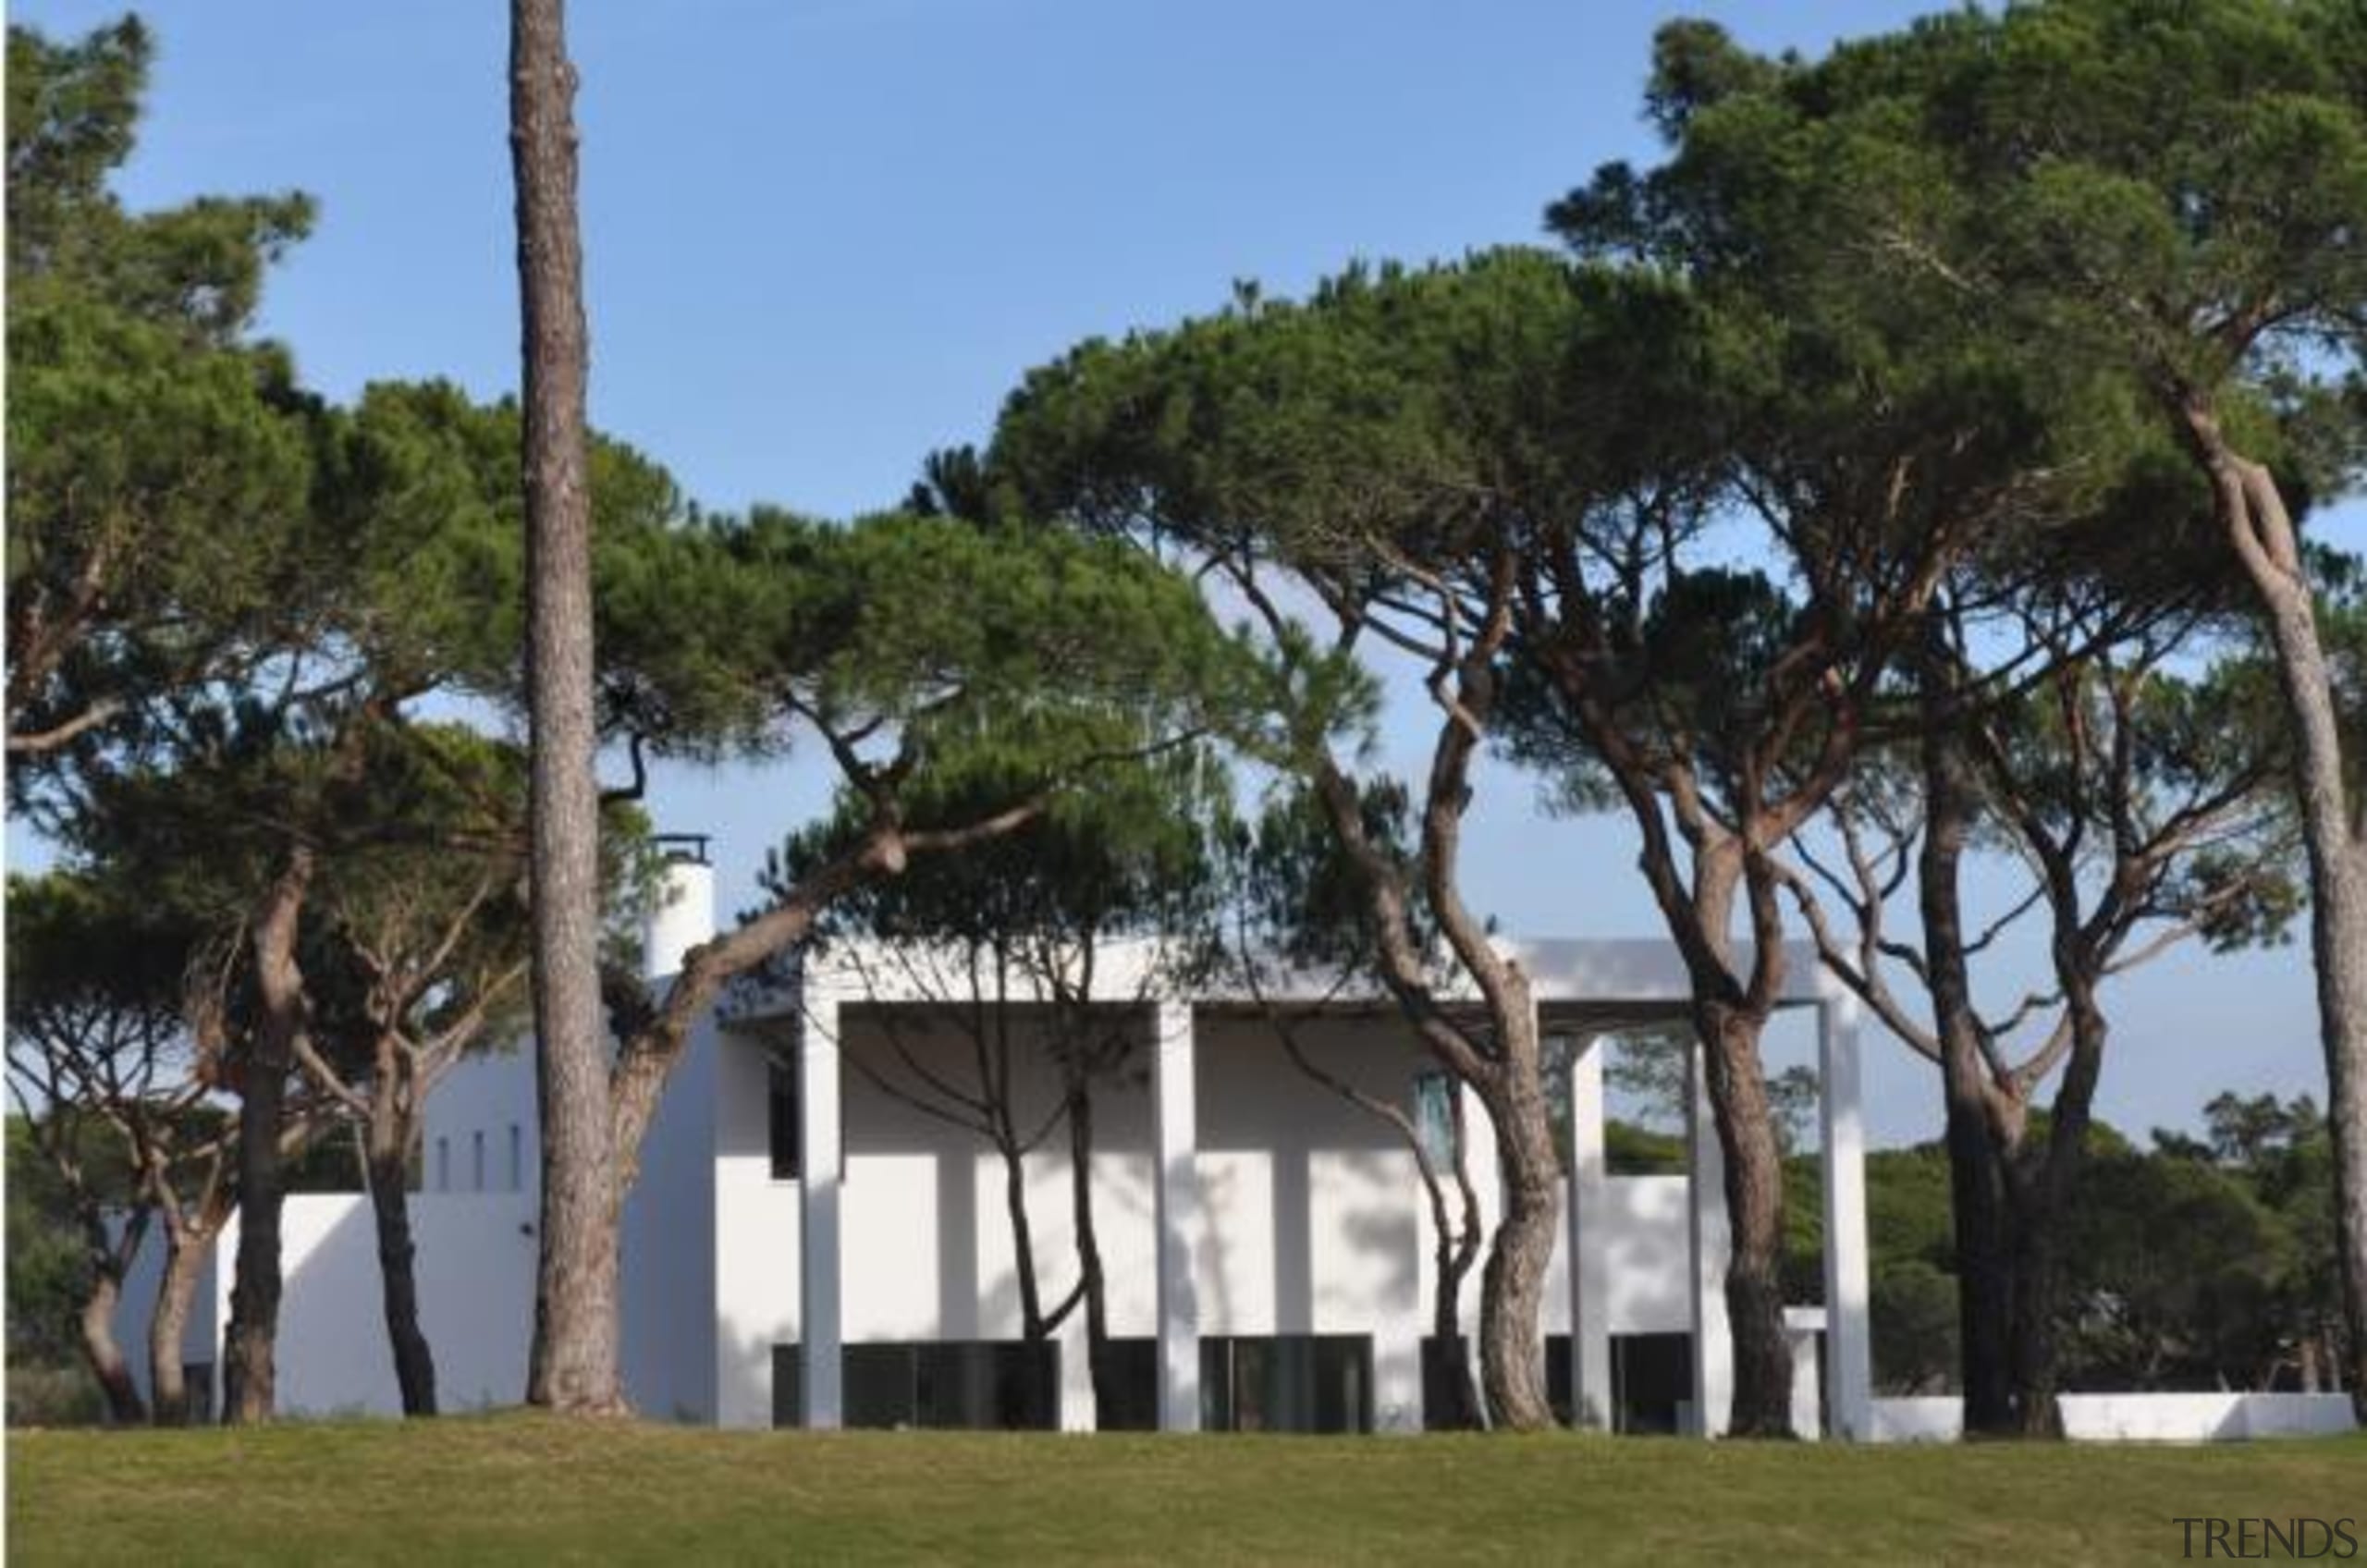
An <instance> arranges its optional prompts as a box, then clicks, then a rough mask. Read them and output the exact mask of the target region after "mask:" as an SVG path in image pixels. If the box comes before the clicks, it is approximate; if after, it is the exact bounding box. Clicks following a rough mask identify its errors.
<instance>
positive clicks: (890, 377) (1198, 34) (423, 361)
mask: <svg viewBox="0 0 2367 1568" xmlns="http://www.w3.org/2000/svg"><path fill="white" fill-rule="evenodd" d="M1923 8H1926V7H1922V6H1907V5H1901V4H1878V3H1872V0H1847V3H1838V4H1820V5H1817V6H1804V5H1799V4H1776V3H1772V0H1761V3H1754V4H1741V3H1735V4H1706V3H1705V4H1697V5H1694V6H1662V5H1658V4H1649V5H1647V4H1625V3H1618V0H1613V3H1606V4H1598V5H1578V4H1570V3H1568V0H1562V3H1558V4H1527V3H1523V4H1510V3H1507V4H1498V5H1488V6H1449V5H1444V4H1436V3H1432V4H1411V3H1404V0H1357V3H1355V4H1349V3H1345V0H1285V3H1279V4H1278V3H1274V0H1268V3H1267V4H1264V5H1256V4H1243V3H1240V0H1197V3H1196V4H1192V5H1188V6H1186V5H1159V4H1151V3H1149V0H936V3H926V4H925V3H922V0H691V3H685V4H674V5H653V4H640V5H585V4H579V5H577V6H575V7H573V11H574V15H573V17H572V18H571V26H572V44H573V49H574V53H575V56H576V60H577V64H578V66H579V67H580V69H581V71H582V73H583V94H582V98H581V102H580V105H579V114H580V118H581V121H582V125H583V202H584V227H585V244H586V249H587V256H588V260H587V273H588V282H589V291H590V308H591V319H592V342H593V393H592V406H593V415H594V418H595V422H596V423H598V424H599V425H600V426H601V427H602V428H603V429H605V430H607V432H609V433H611V434H613V435H619V436H622V437H624V438H626V439H628V440H631V441H632V442H634V443H636V444H637V445H639V446H641V447H644V448H645V449H646V450H647V451H649V452H650V453H651V454H652V455H654V456H656V457H657V458H658V459H661V460H662V461H664V462H665V463H666V464H668V466H669V467H670V468H671V469H672V470H673V472H675V473H676V475H677V476H678V477H679V478H680V479H681V481H682V483H683V484H684V486H685V487H686V488H687V489H688V490H689V491H690V492H691V493H692V494H693V495H694V496H698V497H699V498H700V499H701V500H702V501H704V502H705V503H707V504H709V505H711V506H717V507H723V508H737V507H740V506H743V505H745V504H746V503H748V502H750V501H752V500H756V499H764V500H770V501H776V502H780V503H783V504H786V505H790V506H793V507H796V508H801V509H805V510H809V511H813V512H816V513H820V514H825V515H832V516H842V515H846V514H850V513H852V512H856V511H860V510H864V509H866V508H872V507H877V506H880V505H885V504H888V503H890V502H892V501H894V500H895V499H897V498H898V497H899V496H901V495H902V493H903V491H904V489H905V488H906V486H907V485H908V484H910V482H911V480H912V478H913V476H914V472H915V470H916V467H917V464H918V461H919V459H920V457H921V456H922V454H923V453H924V452H926V451H927V450H928V449H929V448H931V447H938V446H942V445H947V444H950V443H953V442H959V441H964V440H975V439H977V438H979V437H981V436H983V435H985V434H986V432H987V429H988V427H989V425H990V423H991V422H992V420H993V417H994V412H995V410H996V407H997V405H998V403H999V402H1000V398H1001V397H1002V395H1003V393H1004V392H1005V390H1006V389H1008V388H1009V387H1010V386H1012V383H1013V382H1014V380H1015V379H1016V378H1017V376H1018V375H1019V374H1020V373H1021V372H1022V371H1024V369H1025V368H1027V367H1028V366H1030V365H1032V364H1035V363H1036V362H1038V361H1043V360H1045V359H1047V358H1049V357H1050V356H1052V355H1054V354H1056V353H1058V352H1060V351H1061V349H1063V348H1065V347H1066V346H1068V345H1069V344H1070V343H1072V342H1073V341H1074V340H1075V339H1077V338H1079V337H1084V336H1085V335H1087V334H1093V333H1111V332H1118V331H1122V330H1123V329H1124V328H1126V327H1128V326H1131V325H1155V324H1159V323H1163V322H1168V321H1171V320H1172V319H1174V318H1175V317H1177V316H1178V315H1180V314H1183V313H1185V312H1195V311H1200V310H1206V309H1208V308H1210V307H1213V306H1215V305H1217V304H1220V303H1221V302H1222V300H1224V298H1225V296H1226V294H1227V291H1228V288H1229V286H1230V283H1231V281H1232V280H1233V279H1234V278H1240V277H1254V278H1257V279H1258V280H1260V281H1261V282H1262V283H1263V284H1264V285H1265V286H1266V287H1267V288H1268V289H1269V292H1289V291H1294V290H1297V289H1299V288H1304V287H1305V286H1306V284H1307V283H1309V282H1310V281H1311V280H1313V279H1314V278H1316V277H1318V276H1320V275H1321V274H1323V273H1325V272H1327V271H1330V270H1331V269H1333V268H1336V267H1337V266H1339V265H1340V264H1341V263H1343V262H1345V261H1347V260H1348V259H1350V258H1352V257H1398V258H1405V259H1419V258H1426V257H1432V256H1441V255H1453V254H1455V253H1458V252H1460V251H1464V250H1466V249H1467V248H1469V247H1472V246H1477V245H1486V244H1491V243H1498V242H1504V241H1532V240H1538V239H1541V238H1542V236H1541V234H1540V229H1539V213H1540V211H1541V210H1542V208H1543V206H1544V204H1545V202H1547V201H1549V200H1551V198H1552V197H1554V196H1556V195H1558V194H1560V193H1561V192H1562V191H1563V190H1565V189H1566V188H1568V187H1569V186H1570V185H1572V184H1573V183H1575V182H1576V181H1577V180H1579V179H1580V178H1583V177H1584V176H1585V174H1586V173H1587V171H1588V169H1589V168H1591V167H1592V165H1594V164H1596V163H1597V162H1599V161H1600V160H1603V159H1606V158H1612V157H1619V156H1632V157H1639V158H1640V157H1645V156H1649V155H1650V151H1651V149H1650V141H1649V138H1648V136H1647V134H1646V131H1645V129H1644V128H1643V126H1642V125H1641V123H1640V122H1639V120H1638V117H1637V109H1638V104H1639V95H1638V90H1639V87H1640V84H1641V80H1642V76H1643V72H1644V69H1645V67H1646V61H1647V58H1648V55H1647V50H1648V43H1649V39H1650V33H1651V30H1652V28H1653V27H1654V26H1655V25H1656V24H1657V23H1658V22H1659V21H1660V20H1662V19H1663V18H1666V17H1668V16H1670V15H1674V14H1677V13H1678V12H1679V11H1680V10H1689V11H1691V12H1693V13H1695V14H1706V15H1710V16H1713V17H1716V18H1721V19H1723V20H1724V21H1725V22H1726V23H1727V24H1728V25H1729V26H1730V27H1732V28H1733V29H1734V30H1735V31H1736V32H1737V33H1739V34H1740V35H1741V36H1742V37H1743V38H1744V39H1745V40H1746V41H1748V42H1749V43H1753V44H1757V45H1760V46H1765V47H1776V46H1781V45H1786V44H1790V45H1797V46H1799V47H1802V48H1805V49H1810V50H1813V49H1817V48H1820V47H1821V46H1822V45H1823V44H1824V43H1827V42H1829V41H1830V40H1831V39H1832V38H1833V37H1834V36H1836V35H1839V34H1843V33H1847V32H1852V31H1864V30H1868V29H1870V28H1876V27H1881V26H1884V25H1888V24H1891V23H1894V22H1895V21H1898V20H1900V19H1903V18H1906V17H1907V16H1909V15H1911V14H1913V13H1914V12H1915V11H1917V10H1919V9H1923ZM119 10H120V7H119V6H101V5H88V4H81V3H66V0H27V3H20V4H18V5H17V6H14V7H13V8H12V17H13V19H15V20H17V21H19V22H25V23H30V24H31V25H34V26H37V27H40V28H42V29H43V30H44V31H49V32H51V33H53V34H60V35H63V34H67V33H72V32H76V31H81V30H83V29H86V28H88V27H90V26H92V25H93V24H95V23H96V22H99V21H101V20H104V19H107V18H111V17H112V16H114V15H116V14H117V12H118V11H119ZM144 14H145V15H146V16H147V17H148V18H149V19H150V21H151V22H152V23H153V25H154V28H155V31H156V32H157V34H158V37H159V61H158V65H157V69H156V74H155V80H154V83H153V94H152V99H151V106H150V116H149V119H148V123H147V126H146V129H145V132H144V135H143V141H142V146H141V153H140V154H139V156H138V158H137V160H136V161H135V163H134V164H133V165H132V166H131V168H130V169H129V172H128V174H127V176H126V178H125V179H124V181H123V190H124V192H125V194H126V196H127V197H128V199H129V200H130V201H131V202H134V203H135V204H146V203H152V202H170V201H175V200H178V199H181V198H184V197H187V196H190V195H193V194H197V193H201V192H208V191H243V190H279V189H287V188H291V187H292V188H298V189H301V190H308V191H310V192H312V193H313V195H314V196H316V197H317V198H318V199H319V201H320V203H321V220H320V225H319V227H318V231H317V232H316V234H315V236H314V238H313V239H311V240H310V241H309V242H307V243H306V244H305V245H303V246H302V247H301V248H300V249H299V250H298V251H295V252H294V253H293V254H292V255H291V256H290V257H289V258H288V262H287V263H286V264H285V265H284V266H283V267H282V268H281V269H280V271H279V272H278V274H277V275H276V276H275V278H274V280H273V283H272V285H271V288H270V291H269V295H268V305H267V309H266V312H265V325H266V328H267V330H269V331H270V332H271V333H273V334H274V335H276V336H278V337H282V338H284V339H285V340H286V341H288V343H289V344H290V345H292V346H293V348H294V349H295V351H296V354H297V357H298V360H299V361H300V365H301V367H302V370H303V372H304V374H305V375H306V377H307V379H308V380H309V381H310V382H311V383H312V384H313V386H317V387H319V388H321V389H322V390H324V391H325V392H327V393H329V394H331V395H333V396H336V397H340V398H343V397H348V396H350V395H351V394H352V393H353V392H355V391H356V390H358V389H359V388H360V387H361V386H363V385H364V384H366V383H368V382H370V381H372V380H376V379H385V378H400V377H420V376H430V375H441V376H448V377H451V378H453V379H456V380H458V381H460V382H461V383H463V384H465V385H466V386H469V387H471V388H472V390H474V391H476V392H478V393H480V394H485V395H490V394H494V393H497V392H500V391H504V390H507V389H509V388H512V387H514V386H515V385H516V381H517V361H518V348H517V344H518V327H517V315H516V282H515V273H514V271H513V264H512V261H511V249H510V246H511V233H510V211H509V149H508V142H507V140H506V136H507V124H506V118H505V115H506V100H505V91H506V80H505V76H504V65H505V57H504V52H505V49H506V38H505V34H504V28H505V25H506V14H505V8H504V7H502V6H497V5H493V4H490V3H487V0H416V3H413V4H409V5H403V6H375V5H366V6H348V5H330V6H288V5H284V4H277V5H264V4H258V3H254V0H203V3H202V4H201V3H198V0H174V3H169V4H160V5H156V6H152V7H150V8H149V9H147V10H146V12H145V13H144ZM2361 532H2362V531H2361V529H2360V528H2359V526H2358V525H2357V523H2356V522H2355V521H2353V522H2351V523H2350V524H2349V526H2348V527H2347V528H2346V530H2345V533H2347V534H2348V535H2349V537H2350V541H2351V542H2352V543H2353V544H2354V545H2357V544H2359V543H2361ZM1418 717H1419V715H1418V714H1417V713H1413V712H1411V711H1408V712H1405V713H1403V714H1400V715H1399V716H1397V717H1395V718H1394V719H1393V720H1392V726H1391V729H1390V732H1389V737H1388V744H1387V746H1386V747H1385V754H1386V756H1387V758H1388V759H1389V760H1391V761H1392V762H1394V763H1395V764H1396V766H1399V767H1400V768H1405V767H1408V766H1410V765H1411V763H1412V759H1413V757H1414V756H1415V755H1416V754H1417V751H1416V748H1417V745H1418V732H1417V730H1416V729H1414V728H1413V724H1412V722H1411V721H1412V720H1416V719H1418ZM824 784H825V780H824V779H823V778H821V776H820V774H819V769H818V765H813V764H809V765H803V766H800V765H795V764H792V765H789V766H784V767H781V768H778V769H774V770H770V771H767V772H764V773H751V772H749V771H746V770H741V769H727V770H724V771H722V772H720V773H716V774H705V773H696V772H692V771H690V770H683V769H673V770H668V772H667V773H666V775H665V776H664V777H663V778H661V780H660V781H659V785H658V788H657V790H656V800H655V805H656V810H657V813H658V815H659V816H660V818H661V820H662V821H663V822H664V823H665V825H666V826H668V827H683V828H699V829H705V830H708V831H712V832H715V833H716V834H717V835H718V845H717V850H718V857H719V860H720V862H721V865H720V869H721V873H722V880H723V886H724V899H725V906H726V910H725V913H727V914H729V913H730V912H731V911H732V910H734V909H736V908H741V907H744V905H745V904H746V902H747V901H748V900H749V898H750V897H751V889H752V888H753V868H754V864H755V863H756V862H757V861H758V860H759V859H760V858H761V856H762V854H763V851H764V849H765V847H766V846H767V844H769V843H772V842H774V841H776V840H777V839H779V836H780V835H781V833H782V832H783V831H784V830H785V829H787V828H789V827H791V826H793V825H794V824H796V823H797V822H799V821H801V820H803V818H804V816H805V815H807V814H809V813H810V812H811V811H812V809H813V807H814V805H815V803H816V802H817V800H818V799H819V798H820V793H821V790H822V789H823V787H824ZM1481 802H1482V803H1481V805H1480V806H1479V808H1478V812H1477V814H1476V820H1475V823H1474V828H1473V836H1472V843H1471V848H1470V854H1471V863H1472V864H1471V876H1470V880H1471V883H1472V888H1473V892H1474V894H1475V896H1476V898H1477V900H1478V902H1479V903H1481V904H1482V905H1483V906H1484V907H1486V908H1488V909H1490V910H1492V911H1493V912H1494V913H1497V914H1498V915H1499V916H1500V917H1501V918H1502V921H1503V922H1504V924H1505V925H1506V926H1507V927H1509V928H1511V929H1514V930H1518V931H1528V932H1534V933H1539V934H1556V935H1573V936H1614V935H1638V934H1651V933H1653V932H1655V931H1656V930H1657V929H1658V928H1657V926H1656V925H1654V924H1653V917H1652V914H1651V912H1650V908H1649V906H1648V904H1647V903H1646V901H1645V900H1644V897H1643V895H1642V891H1641V887H1640V883H1639V882H1638V880H1637V877H1636V876H1635V875H1634V874H1633V872H1632V870H1631V869H1630V867H1631V864H1632V861H1633V848H1632V842H1631V840H1630V839H1629V838H1628V836H1627V835H1626V834H1625V832H1624V831H1623V830H1622V829H1621V828H1620V827H1618V825H1617V824H1615V823H1611V822H1593V823H1583V824H1570V823H1562V822H1547V821H1545V820H1543V819H1541V818H1540V817H1539V816H1538V815H1537V814H1536V813H1535V811H1534V810H1533V809H1532V804H1531V799H1530V790H1529V786H1528V785H1527V783H1526V782H1525V781H1524V780H1522V779H1520V778H1516V777H1514V776H1511V775H1509V774H1503V773H1501V772H1500V773H1497V774H1494V775H1491V776H1490V778H1487V779H1486V780H1485V781H1484V783H1483V788H1482V796H1481ZM12 849H14V850H16V851H18V852H19V853H20V854H21V853H23V852H25V851H29V850H31V846H30V845H27V844H25V843H24V842H23V841H22V840H21V839H20V838H18V836H17V835H13V834H12ZM36 852H37V851H36ZM2116 1013H2117V1020H2118V1034H2117V1036H2116V1043H2115V1047H2114V1055H2113V1058H2112V1060H2111V1061H2110V1063H2109V1065H2108V1067H2107V1069H2106V1077H2105V1087H2104V1091H2103V1108H2104V1110H2105V1113H2106V1114H2107V1115H2108V1116H2109V1117H2111V1118H2112V1119H2114V1120H2116V1121H2119V1122H2121V1123H2123V1124H2124V1125H2126V1126H2128V1127H2130V1128H2132V1129H2135V1130H2139V1131H2141V1130H2142V1129H2144V1128H2145V1127H2147V1126H2150V1125H2152V1124H2155V1123H2174V1122H2175V1123H2184V1122H2188V1121H2191V1120H2192V1119H2193V1116H2194V1113H2195V1110H2196V1109H2197V1108H2198V1107H2199V1106H2200V1105H2201V1102H2202V1100H2203V1099H2205V1098H2207V1097H2208V1096H2209V1095H2210V1094H2212V1093H2214V1092H2215V1091H2216V1090H2217V1089H2219V1088H2222V1087H2228V1086H2236V1087H2242V1088H2246V1089H2248V1090H2249V1089H2255V1088H2268V1087H2274V1088H2277V1089H2279V1090H2282V1091H2286V1092H2292V1091H2296V1090H2301V1089H2308V1090H2311V1091H2312V1092H2314V1093H2318V1094H2319V1095H2320V1096H2321V1097H2323V1086H2322V1085H2323V1071H2322V1068H2321V1066H2320V1064H2319V1059H2318V1055H2317V1048H2316V1045H2315V1042H2314V1012H2313V1011H2312V1005H2311V999H2310V986H2309V971H2308V967H2307V964H2306V962H2304V959H2303V955H2302V954H2301V953H2300V951H2299V950H2298V949H2287V950H2285V951H2282V952H2278V953H2272V954H2265V955H2256V956H2251V957H2246V958H2241V959H2237V960H2223V961H2208V960H2203V959H2201V958H2199V957H2189V958H2182V959H2179V960H2176V961H2172V962H2165V964H2163V965H2161V966H2158V967H2156V968H2155V969H2153V970H2151V971H2149V972H2147V973H2145V974H2143V975H2141V976H2138V977H2133V978H2131V979H2130V980H2129V981H2128V984H2127V986H2126V989H2125V990H2124V991H2123V993H2122V994H2121V997H2120V999H2119V1003H2118V1006H2117V1010H2116ZM1806 1047H1807V1041H1806V1037H1805V1034H1804V1032H1803V1031H1801V1030H1800V1029H1798V1028H1797V1026H1792V1027H1786V1028H1784V1029H1782V1030H1779V1032H1778V1036H1777V1040H1776V1044H1775V1048H1776V1053H1777V1055H1778V1057H1779V1059H1784V1060H1788V1059H1789V1057H1790V1056H1792V1055H1795V1054H1797V1053H1798V1052H1801V1051H1803V1050H1804V1049H1805V1048H1806ZM1868 1051H1869V1060H1870V1081H1871V1094H1872V1096H1873V1100H1874V1108H1875V1121H1876V1131H1877V1133H1878V1134H1880V1135H1882V1136H1883V1137H1885V1138H1889V1139H1895V1138H1906V1137H1919V1136H1924V1135H1928V1134H1929V1133H1930V1132H1932V1130H1933V1129H1934V1128H1935V1127H1936V1125H1937V1116H1936V1111H1935V1109H1934V1108H1935V1105H1936V1098H1937V1090H1936V1084H1935V1083H1934V1082H1933V1079H1932V1072H1931V1070H1930V1069H1928V1068H1926V1067H1924V1066H1922V1065H1921V1064H1920V1063H1919V1062H1918V1061H1915V1060H1911V1059H1909V1058H1908V1057H1907V1055H1906V1053H1905V1052H1904V1051H1903V1050H1901V1049H1900V1048H1898V1047H1895V1046H1894V1045H1892V1044H1891V1043H1889V1042H1888V1041H1886V1040H1884V1039H1883V1038H1881V1037H1880V1036H1878V1035H1870V1037H1869V1045H1868Z"/></svg>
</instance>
